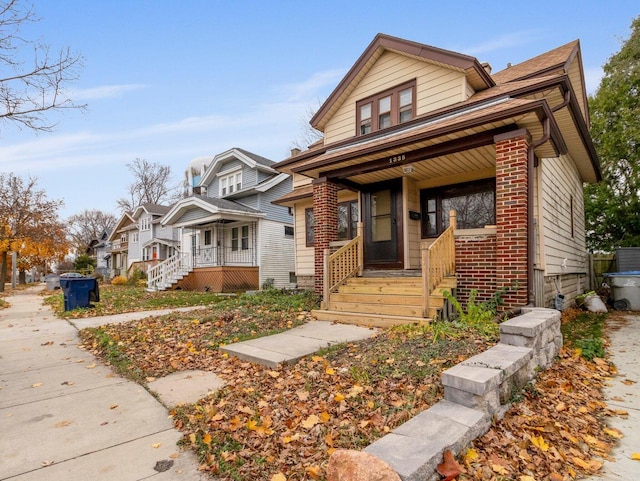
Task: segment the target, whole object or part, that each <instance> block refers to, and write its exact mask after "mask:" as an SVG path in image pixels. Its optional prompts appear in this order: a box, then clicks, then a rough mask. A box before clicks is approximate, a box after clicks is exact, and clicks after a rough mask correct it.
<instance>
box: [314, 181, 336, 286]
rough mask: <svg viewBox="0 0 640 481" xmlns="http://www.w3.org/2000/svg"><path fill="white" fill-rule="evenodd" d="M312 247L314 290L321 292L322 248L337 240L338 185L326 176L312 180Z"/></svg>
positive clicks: (322, 277) (326, 247) (322, 271)
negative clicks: (313, 222)
mask: <svg viewBox="0 0 640 481" xmlns="http://www.w3.org/2000/svg"><path fill="white" fill-rule="evenodd" d="M313 217H314V221H315V228H314V231H313V249H314V254H315V284H314V285H315V291H316V292H317V293H318V294H322V290H323V289H322V286H323V279H324V250H325V249H328V248H329V243H330V242H333V241H336V240H338V186H337V185H336V184H333V183H331V182H329V181H328V180H327V179H326V178H320V179H315V180H314V181H313Z"/></svg>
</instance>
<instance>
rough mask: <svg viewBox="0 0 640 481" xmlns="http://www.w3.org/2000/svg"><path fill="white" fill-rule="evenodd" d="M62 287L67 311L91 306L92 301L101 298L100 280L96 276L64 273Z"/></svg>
mask: <svg viewBox="0 0 640 481" xmlns="http://www.w3.org/2000/svg"><path fill="white" fill-rule="evenodd" d="M60 289H62V293H63V295H64V310H65V311H72V310H74V309H77V308H78V307H90V306H91V301H94V302H98V301H99V300H100V293H99V290H98V281H97V279H95V278H94V277H85V276H83V275H80V274H75V273H69V274H62V275H61V276H60Z"/></svg>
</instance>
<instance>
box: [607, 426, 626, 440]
mask: <svg viewBox="0 0 640 481" xmlns="http://www.w3.org/2000/svg"><path fill="white" fill-rule="evenodd" d="M603 431H604V432H605V433H606V434H608V435H609V436H611V437H612V438H616V439H621V438H624V434H622V431H620V430H619V429H616V428H604V429H603Z"/></svg>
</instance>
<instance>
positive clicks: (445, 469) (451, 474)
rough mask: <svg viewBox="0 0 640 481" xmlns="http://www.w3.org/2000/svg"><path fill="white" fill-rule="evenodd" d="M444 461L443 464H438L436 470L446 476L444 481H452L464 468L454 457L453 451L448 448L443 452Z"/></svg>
mask: <svg viewBox="0 0 640 481" xmlns="http://www.w3.org/2000/svg"><path fill="white" fill-rule="evenodd" d="M442 458H443V461H442V463H441V464H438V466H437V468H436V470H437V471H438V473H439V474H440V475H441V476H444V477H445V478H444V480H443V481H452V480H453V479H456V478H457V477H458V476H459V475H460V473H461V472H462V470H461V469H460V465H459V464H458V463H457V462H456V460H455V459H454V457H453V453H452V452H451V451H450V450H448V449H447V450H446V451H445V452H444V453H443V456H442Z"/></svg>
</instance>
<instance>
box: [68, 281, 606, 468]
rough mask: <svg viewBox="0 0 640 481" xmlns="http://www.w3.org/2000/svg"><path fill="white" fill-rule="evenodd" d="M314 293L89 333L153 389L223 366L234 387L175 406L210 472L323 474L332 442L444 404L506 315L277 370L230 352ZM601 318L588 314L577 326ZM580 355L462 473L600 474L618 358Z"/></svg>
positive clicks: (545, 382)
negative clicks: (173, 376)
mask: <svg viewBox="0 0 640 481" xmlns="http://www.w3.org/2000/svg"><path fill="white" fill-rule="evenodd" d="M190 294H194V293H190ZM101 295H102V291H101ZM115 297H118V296H114V298H115ZM314 301H315V299H314V298H313V297H312V296H309V295H302V294H296V295H285V294H282V293H279V292H278V291H267V292H261V293H259V294H257V295H252V296H247V295H242V296H238V297H237V298H220V299H216V300H215V301H211V302H210V303H209V304H210V306H209V307H208V308H207V309H202V310H197V311H191V312H189V313H184V314H172V315H168V316H163V317H150V318H146V319H143V320H141V321H134V322H129V323H126V324H117V325H116V324H112V325H108V326H102V327H100V328H98V329H86V330H83V331H81V337H82V339H83V344H84V346H85V348H87V349H89V350H91V351H93V352H94V353H96V354H97V355H98V356H100V357H102V358H103V359H105V360H106V361H108V362H110V363H111V364H112V365H113V366H114V368H115V369H117V370H118V371H119V372H120V373H121V374H123V375H126V376H129V377H131V378H133V379H135V380H136V381H138V382H140V383H141V384H143V385H144V384H145V383H146V382H148V381H149V380H151V379H153V378H155V377H160V376H163V375H166V374H168V373H170V372H174V371H181V370H188V369H203V370H209V371H212V372H215V373H216V374H217V375H218V376H220V377H221V378H222V379H223V380H224V381H225V383H226V386H225V387H224V388H223V389H221V390H220V391H218V392H217V393H215V394H212V395H210V396H209V397H207V398H204V399H202V400H200V401H199V402H198V403H196V404H194V405H186V406H181V407H179V408H177V409H175V410H174V411H173V412H172V413H171V414H172V416H173V418H174V422H175V424H176V427H178V428H179V429H180V430H181V431H182V432H183V433H184V437H183V444H184V445H185V446H186V447H188V448H191V449H193V450H195V451H196V452H197V453H198V456H199V459H200V460H201V469H202V470H204V471H207V472H209V473H211V474H212V475H217V476H219V477H220V479H236V480H245V479H252V478H253V479H255V480H285V479H286V480H302V479H324V476H325V474H324V473H325V471H324V470H325V467H326V462H327V460H328V458H329V456H330V454H331V453H332V452H333V451H334V450H336V449H344V448H347V449H362V448H364V447H365V446H367V445H368V444H370V443H371V442H373V441H374V440H375V439H377V438H379V437H381V436H383V435H384V434H386V433H387V432H389V431H390V430H392V429H393V428H394V427H396V426H398V425H400V424H402V423H403V422H405V421H407V420H408V419H410V418H411V417H413V416H414V415H416V414H417V413H419V412H420V411H422V410H424V409H426V408H428V407H429V406H431V405H433V404H434V403H435V402H437V401H438V400H439V399H441V397H442V385H441V383H440V376H441V373H442V370H444V369H447V368H449V367H452V366H453V365H455V364H457V363H458V362H460V361H462V360H464V359H466V358H467V357H470V356H472V355H474V354H477V353H479V352H481V351H483V350H485V349H487V348H488V347H490V346H491V345H492V344H494V343H495V342H496V341H497V325H495V324H493V325H491V324H487V323H473V322H465V323H462V322H448V323H433V324H431V325H421V326H418V325H407V326H402V327H398V328H393V329H388V330H385V331H381V332H380V333H379V334H378V335H376V336H375V337H373V338H371V339H369V340H366V341H362V342H357V343H350V344H345V345H341V346H336V347H334V348H331V349H329V350H326V351H324V352H318V353H316V354H315V355H314V356H311V357H308V358H305V359H303V360H301V361H300V362H298V363H297V364H295V365H292V366H281V367H279V368H277V369H269V368H265V367H262V366H258V365H255V364H252V363H249V362H244V361H240V360H238V359H236V358H230V357H227V356H226V355H223V354H221V353H219V352H218V350H217V348H218V347H219V346H220V345H221V344H226V343H230V342H236V341H238V340H243V339H247V338H250V337H259V336H264V335H268V334H270V333H273V332H279V331H281V330H284V329H287V328H290V327H293V326H295V325H298V324H301V323H303V322H305V320H307V319H308V318H309V310H310V309H311V308H312V307H314ZM566 314H567V315H568V314H569V312H567V313H566ZM578 314H580V316H584V315H585V314H583V313H579V312H578ZM565 317H566V316H565ZM596 322H597V319H595V318H594V317H593V316H591V315H588V314H587V315H586V317H584V318H581V320H580V322H579V323H578V324H579V325H580V326H583V325H584V324H585V323H596ZM564 325H565V326H568V327H566V328H563V330H565V329H569V330H571V331H573V330H575V328H572V327H571V323H569V322H565V323H564ZM581 328H582V327H581ZM565 337H567V333H565ZM577 352H578V351H575V350H573V349H565V350H563V352H562V356H561V358H560V359H559V360H558V362H557V363H556V364H555V365H554V366H553V368H552V369H550V370H548V371H546V372H543V373H541V374H540V377H539V380H538V382H536V383H535V385H533V384H532V385H531V386H530V388H528V389H527V390H525V391H524V392H523V395H522V397H521V398H519V399H514V400H513V401H514V407H513V408H512V410H511V411H510V413H509V414H507V416H506V417H505V420H504V421H502V422H500V423H495V424H494V427H493V428H492V430H491V431H490V432H489V433H487V434H486V435H485V436H484V437H483V438H482V439H481V440H480V441H479V444H476V447H473V448H472V449H470V450H469V451H467V453H466V454H465V455H464V456H462V457H461V458H460V462H461V464H462V467H463V469H464V471H465V473H463V474H462V475H461V477H460V478H459V479H466V480H471V479H478V480H492V479H493V480H509V479H514V480H524V481H530V479H536V480H542V479H552V480H554V481H556V480H564V479H567V480H569V479H575V476H579V475H580V474H586V473H590V472H593V471H595V470H597V468H598V467H599V465H598V463H599V462H600V461H599V459H600V458H601V457H602V456H605V455H606V452H608V449H609V446H610V445H611V444H612V440H613V438H612V436H611V435H610V434H607V433H606V431H604V430H603V427H604V424H603V423H604V420H605V414H606V412H605V408H604V404H603V402H602V395H601V394H600V388H601V386H602V383H603V379H604V378H606V377H607V376H609V375H611V367H610V366H609V364H608V363H607V362H606V361H603V360H602V359H600V358H597V357H596V358H595V359H594V362H590V361H587V360H585V359H584V358H583V357H581V356H580V355H577ZM585 379H588V383H585ZM579 419H583V420H585V421H584V422H583V421H579ZM540 440H542V441H540ZM527 476H530V477H529V478H527ZM554 476H555V477H554Z"/></svg>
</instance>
